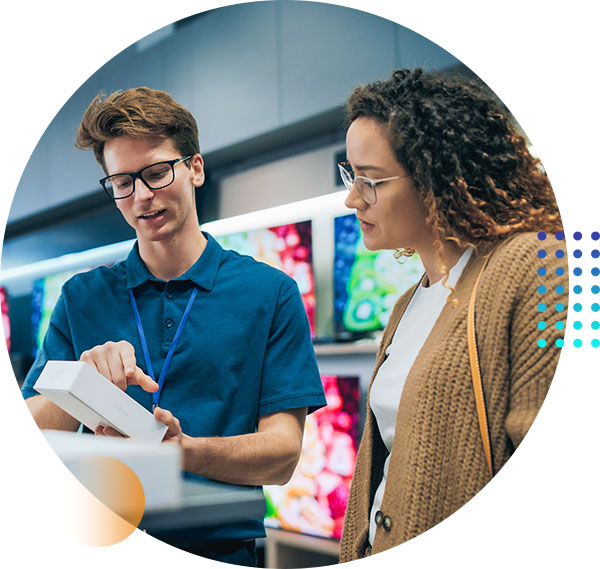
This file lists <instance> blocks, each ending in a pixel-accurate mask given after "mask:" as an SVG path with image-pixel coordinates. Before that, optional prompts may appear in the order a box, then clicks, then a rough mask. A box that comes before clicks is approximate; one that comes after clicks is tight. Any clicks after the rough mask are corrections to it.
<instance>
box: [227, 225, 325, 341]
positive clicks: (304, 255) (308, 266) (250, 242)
mask: <svg viewBox="0 0 600 569" xmlns="http://www.w3.org/2000/svg"><path fill="white" fill-rule="evenodd" d="M216 240H217V241H218V242H219V243H220V244H221V246H222V247H223V248H224V249H232V250H233V251H237V252H238V253H240V254H242V255H249V256H250V257H253V258H254V259H256V260H257V261H262V262H263V263H266V264H268V265H271V266H272V267H275V268H277V269H280V270H282V271H283V272H284V273H286V274H287V275H289V276H290V277H292V278H293V279H294V280H295V281H296V283H297V284H298V288H299V290H300V295H301V296H302V302H303V303H304V309H305V310H306V315H307V316H308V322H309V324H310V331H311V336H312V337H313V338H314V337H315V316H316V312H315V311H316V293H315V276H314V271H313V264H312V224H311V222H310V221H300V222H298V223H288V224H286V225H279V226H277V227H269V228H268V229H254V230H251V231H243V232H240V233H234V234H230V235H223V236H219V237H216Z"/></svg>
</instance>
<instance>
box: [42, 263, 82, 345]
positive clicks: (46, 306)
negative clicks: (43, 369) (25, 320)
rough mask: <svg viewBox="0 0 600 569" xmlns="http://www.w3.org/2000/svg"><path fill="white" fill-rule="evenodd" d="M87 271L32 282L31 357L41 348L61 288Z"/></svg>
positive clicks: (66, 273) (71, 271)
mask: <svg viewBox="0 0 600 569" xmlns="http://www.w3.org/2000/svg"><path fill="white" fill-rule="evenodd" d="M89 270H90V268H85V269H73V270H69V271H63V272H60V273H55V274H53V275H48V276H45V277H42V278H39V279H36V280H35V281H34V283H33V293H32V298H31V309H32V310H31V329H32V334H33V345H34V348H33V349H34V353H33V354H32V355H33V357H35V355H36V354H37V351H38V350H39V349H40V348H41V346H42V341H43V340H44V336H45V335H46V332H47V330H48V324H49V323H50V316H51V314H52V311H53V310H54V307H55V306H56V303H57V301H58V298H59V297H60V292H61V289H62V286H63V285H64V284H65V283H66V282H67V281H68V280H69V279H70V278H71V277H72V276H73V275H76V274H77V273H83V272H85V271H89Z"/></svg>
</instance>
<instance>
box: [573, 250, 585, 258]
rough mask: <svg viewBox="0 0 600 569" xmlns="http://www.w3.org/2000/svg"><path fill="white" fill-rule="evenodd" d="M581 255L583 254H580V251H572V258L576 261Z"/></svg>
mask: <svg viewBox="0 0 600 569" xmlns="http://www.w3.org/2000/svg"><path fill="white" fill-rule="evenodd" d="M581 255H583V253H582V252H581V249H575V251H573V256H574V257H575V258H576V259H579V257H581Z"/></svg>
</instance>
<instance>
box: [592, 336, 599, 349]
mask: <svg viewBox="0 0 600 569" xmlns="http://www.w3.org/2000/svg"><path fill="white" fill-rule="evenodd" d="M598 346H600V340H598V339H596V338H594V339H593V340H592V348H597V347H598Z"/></svg>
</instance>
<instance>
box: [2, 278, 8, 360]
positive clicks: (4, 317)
mask: <svg viewBox="0 0 600 569" xmlns="http://www.w3.org/2000/svg"><path fill="white" fill-rule="evenodd" d="M0 305H2V328H3V329H4V338H5V339H6V349H7V350H8V351H9V352H10V318H9V316H8V294H7V293H6V289H5V288H4V287H3V286H0Z"/></svg>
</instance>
